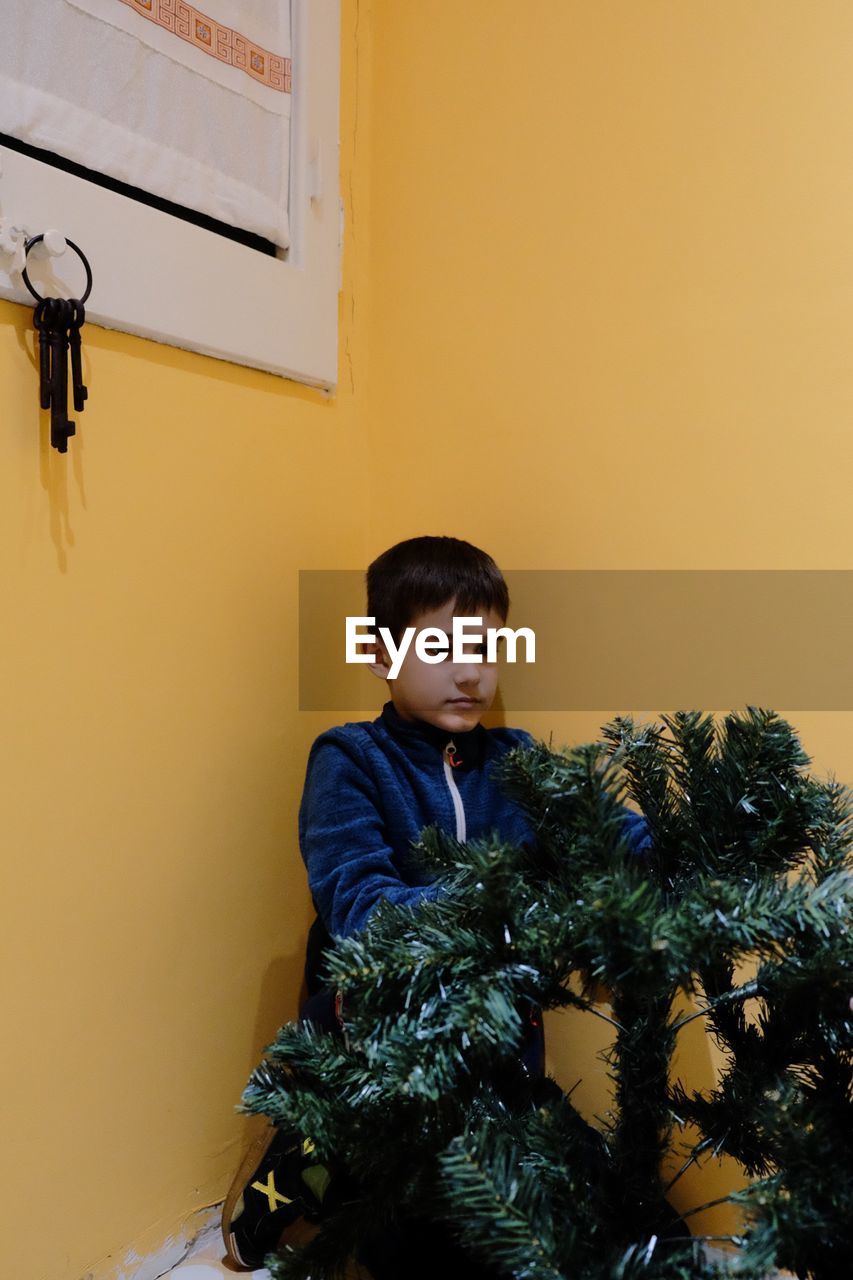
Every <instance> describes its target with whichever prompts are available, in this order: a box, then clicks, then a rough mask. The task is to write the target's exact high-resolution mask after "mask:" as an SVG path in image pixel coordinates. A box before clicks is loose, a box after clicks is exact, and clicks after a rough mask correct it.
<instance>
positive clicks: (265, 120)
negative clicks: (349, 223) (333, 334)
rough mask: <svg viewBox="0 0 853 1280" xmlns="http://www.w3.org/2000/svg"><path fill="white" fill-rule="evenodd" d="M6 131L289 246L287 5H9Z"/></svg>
mask: <svg viewBox="0 0 853 1280" xmlns="http://www.w3.org/2000/svg"><path fill="white" fill-rule="evenodd" d="M2 7H3V22H2V26H3V38H2V41H0V132H2V133H7V134H10V135H11V136H13V137H15V138H19V139H21V140H22V141H24V142H29V143H31V144H32V145H33V146H36V147H42V148H45V149H47V150H49V151H53V152H56V153H57V154H58V155H61V156H64V157H65V158H67V159H69V160H73V161H76V162H77V163H78V164H82V165H85V166H86V167H87V168H89V169H94V170H96V171H97V172H99V173H104V174H107V175H109V176H110V177H113V178H117V179H119V180H121V181H123V182H127V183H130V184H131V185H132V186H135V187H140V188H142V190H144V191H148V192H150V193H151V194H153V195H157V196H161V197H162V198H164V199H167V200H173V201H175V203H177V204H180V205H185V206H187V207H189V208H191V209H196V210H198V211H199V212H201V213H206V214H209V215H210V216H211V217H214V218H218V219H220V220H221V221H223V222H227V223H229V224H231V225H233V226H237V227H241V228H244V229H246V230H249V231H253V232H256V233H257V234H259V235H262V236H265V237H267V239H270V240H273V241H274V242H275V243H276V244H279V245H282V246H286V245H287V244H288V240H289V232H288V220H287V190H288V181H289V170H290V163H289V161H290V101H291V95H290V89H291V62H290V0H201V5H200V7H196V6H194V5H190V4H185V3H184V0H2Z"/></svg>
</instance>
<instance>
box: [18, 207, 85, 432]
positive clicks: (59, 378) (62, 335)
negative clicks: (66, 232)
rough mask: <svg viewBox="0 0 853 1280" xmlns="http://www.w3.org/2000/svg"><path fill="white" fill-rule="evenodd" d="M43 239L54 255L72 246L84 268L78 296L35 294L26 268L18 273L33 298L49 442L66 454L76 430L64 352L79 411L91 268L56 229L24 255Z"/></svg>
mask: <svg viewBox="0 0 853 1280" xmlns="http://www.w3.org/2000/svg"><path fill="white" fill-rule="evenodd" d="M42 240H44V241H45V247H46V248H48V251H49V252H51V253H53V254H56V253H60V252H62V250H63V249H64V248H65V246H66V245H67V246H68V247H69V248H70V249H73V250H74V251H75V253H76V254H77V255H78V257H79V258H80V261H81V262H82V263H83V266H84V267H85V269H86V289H85V292H84V293H83V296H82V298H71V299H68V298H43V297H42V296H41V294H39V293H36V291H35V289H34V288H33V286H32V284H31V283H30V279H29V276H28V275H27V271H26V267H25V268H24V270H23V271H22V272H21V277H22V279H23V281H24V284H25V285H26V286H27V288H28V289H29V291H30V293H31V294H32V295H33V297H34V298H35V299H36V308H35V313H34V315H33V324H34V325H35V327H36V329H37V330H38V335H39V384H40V385H39V403H40V404H41V407H42V409H49V410H50V443H51V445H52V446H53V448H54V449H58V450H59V452H60V453H67V451H68V441H69V439H70V438H71V436H73V435H74V434H75V432H76V430H77V425H76V423H75V422H73V421H71V419H70V418H69V417H68V353H69V351H70V352H71V386H72V395H73V401H74V408H75V410H76V412H77V413H82V412H83V409H84V407H85V405H86V400H87V399H88V396H89V392H88V390H87V388H86V385H85V383H84V382H83V366H82V362H81V358H80V330H81V329H82V327H83V325H84V324H85V322H86V308H85V306H84V303H85V302H86V299H87V298H88V296H89V294H90V292H91V289H92V269H91V267H90V266H89V263H88V261H87V260H86V258H85V256H84V254H83V253H82V251H81V250H80V249H78V248H77V245H76V244H74V242H73V241H72V240H66V239H65V238H64V237H63V236H60V235H59V233H58V232H54V231H47V232H45V233H44V234H43V235H40V236H33V237H32V239H30V240H28V241H27V243H26V248H25V255H26V254H28V253H29V251H30V249H31V248H32V247H33V245H35V244H38V243H39V242H40V241H42Z"/></svg>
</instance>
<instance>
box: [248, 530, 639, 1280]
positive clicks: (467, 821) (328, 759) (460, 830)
mask: <svg viewBox="0 0 853 1280" xmlns="http://www.w3.org/2000/svg"><path fill="white" fill-rule="evenodd" d="M508 613H509V594H508V591H507V586H506V583H505V582H504V579H503V576H502V574H501V572H500V570H499V569H498V567H497V565H496V564H495V562H494V560H492V558H491V556H488V555H487V554H486V553H485V552H483V551H480V550H479V549H478V548H476V547H474V546H472V545H471V544H470V543H469V542H463V541H461V540H459V539H457V538H451V537H420V538H410V539H408V540H407V541H405V542H400V543H397V544H396V546H393V547H391V548H390V549H389V550H388V551H386V552H384V553H383V554H382V555H381V556H379V557H378V559H376V560H374V562H373V563H372V564H371V565H370V568H369V569H368V571H367V614H368V616H370V617H372V618H373V619H374V626H373V632H374V634H375V635H377V636H378V635H379V628H381V627H385V628H387V629H388V631H389V632H390V634H391V635H392V636H393V637H394V644H395V645H399V642H400V638H401V636H402V634H403V632H404V630H405V628H406V627H411V626H413V627H415V628H416V631H418V632H419V631H421V630H422V629H424V628H426V627H431V628H438V629H440V630H441V631H442V632H444V634H445V635H446V636H447V637H448V640H449V639H450V636H451V631H452V626H453V618H454V616H464V617H479V618H481V620H482V627H483V633H484V634H485V629H486V628H490V627H500V626H502V625H504V624H505V623H506V619H507V615H508ZM466 630H468V631H469V632H470V631H473V630H474V628H471V627H469V628H466ZM472 651H474V652H476V650H473V649H472V646H467V648H466V652H467V653H469V654H470V653H471V652H472ZM479 652H480V654H481V658H482V660H481V661H479V662H472V661H465V662H459V663H455V662H453V661H452V659H451V655H450V654H448V655H447V656H446V657H445V658H444V659H443V660H442V661H441V662H438V663H427V662H423V661H421V659H420V658H419V657H418V656H417V654H416V652H415V647H414V644H412V645H410V647H409V649H408V651H407V653H406V656H405V658H404V659H403V662H402V665H401V666H400V669H399V672H398V673H397V675H396V677H395V678H394V679H389V673H390V671H391V666H392V660H391V656H390V655H389V653H388V651H387V649H386V648H385V646H384V645H383V644H382V643H381V641H377V643H376V645H375V646H374V647H373V648H372V650H371V657H372V658H373V661H372V662H371V663H370V670H371V671H372V672H373V673H374V675H376V676H378V677H379V678H380V679H383V680H386V681H388V685H389V693H390V700H389V701H388V702H386V703H385V705H384V706H383V708H382V712H381V714H380V715H379V717H378V718H377V719H376V720H373V721H361V722H358V723H349V724H345V725H342V726H340V727H338V728H334V729H329V730H327V731H326V732H325V733H322V734H321V735H320V736H319V737H318V738H317V739H316V741H315V742H314V745H313V746H312V748H311V752H310V754H309V757H308V765H307V770H306V777H305V787H304V791H303V795H302V803H301V806H300V810H299V844H300V849H301V852H302V857H303V859H304V860H305V864H306V867H307V871H308V883H309V886H310V889H311V894H312V897H313V901H314V905H315V908H316V910H317V920H316V921H315V924H314V925H313V926H312V929H311V935H310V937H309V944H308V956H307V961H306V974H305V976H306V985H307V989H308V992H309V1000H308V1001H307V1003H306V1004H305V1005H304V1006H303V1009H302V1011H301V1015H300V1018H301V1020H302V1021H308V1020H310V1021H312V1022H314V1023H315V1024H317V1025H320V1026H322V1027H324V1028H325V1029H327V1030H330V1031H333V1032H334V1031H336V1030H337V1029H338V1027H339V1026H340V1009H339V1008H335V997H334V993H332V992H331V991H329V989H328V988H323V987H322V983H321V980H320V978H319V970H320V966H321V962H322V954H323V951H324V949H325V947H326V946H327V945H328V944H329V941H330V938H331V937H347V936H349V935H350V934H352V933H355V932H357V931H358V930H359V929H361V928H362V927H363V926H364V924H365V923H366V921H367V919H368V917H369V915H370V912H371V910H372V909H373V908H374V907H375V906H376V904H377V903H378V902H380V901H381V900H383V899H387V900H389V901H391V902H401V903H414V902H416V901H418V900H419V899H420V898H422V897H430V896H433V895H434V894H435V893H437V892H439V891H440V890H439V888H438V886H434V885H433V884H432V883H431V880H432V877H431V875H430V873H429V870H428V869H427V868H425V867H423V866H422V865H420V864H419V863H418V862H417V860H416V859H414V858H413V857H412V856H411V845H412V843H413V842H414V841H416V840H417V839H418V838H419V836H420V833H421V831H422V830H423V828H424V827H425V826H428V825H430V824H435V825H437V826H439V827H441V828H442V829H443V830H446V831H448V832H450V833H451V834H453V835H455V836H456V838H457V839H458V840H469V839H472V838H476V837H478V836H483V835H487V834H488V833H490V832H497V833H498V835H499V837H500V838H501V839H502V840H504V841H506V842H508V843H509V842H511V843H521V842H525V841H530V840H532V839H533V833H532V831H531V828H530V826H529V823H528V821H527V819H526V816H525V815H524V813H523V812H522V811H521V809H520V808H519V807H518V806H517V805H516V804H515V803H514V802H513V801H511V800H509V799H508V798H507V797H506V796H505V795H504V794H503V792H502V791H501V790H500V788H499V786H498V784H497V782H496V780H495V778H494V776H493V766H494V764H495V762H496V761H497V760H498V759H500V758H501V757H502V756H503V755H505V754H506V752H507V751H510V750H511V749H513V748H514V747H519V746H528V747H529V746H532V744H533V739H532V737H531V736H530V734H529V733H527V732H526V731H525V730H523V729H506V728H495V729H485V728H483V726H482V724H481V723H480V722H481V720H482V719H483V717H484V716H485V714H486V712H487V711H488V710H489V708H490V706H491V705H492V702H493V700H494V697H495V693H496V691H497V666H496V664H495V663H493V662H491V663H490V662H487V661H486V660H485V659H486V646H485V643H483V644H481V645H479ZM626 835H627V836H628V839H629V841H630V842H631V845H632V847H634V848H635V849H637V850H639V849H641V848H642V847H643V844H644V842H645V840H646V832H645V823H644V820H643V819H642V818H640V817H639V816H638V815H635V814H630V813H629V812H628V811H627V810H626ZM521 1061H522V1064H523V1066H524V1067H525V1068H526V1069H527V1070H528V1071H529V1072H530V1073H531V1074H533V1075H542V1074H543V1070H544V1041H543V1037H542V1031H541V1026H540V1025H539V1021H538V1020H537V1021H536V1022H531V1024H530V1025H529V1026H528V1027H527V1029H526V1034H525V1040H524V1043H523V1046H522V1052H521ZM307 1145H309V1146H310V1144H307ZM308 1155H310V1152H309V1153H303V1149H302V1146H301V1145H300V1140H299V1139H298V1137H297V1135H294V1134H284V1133H277V1132H276V1131H275V1130H270V1131H269V1132H268V1134H267V1135H265V1136H264V1137H263V1138H262V1139H260V1140H259V1143H258V1146H257V1148H256V1149H255V1150H253V1151H252V1152H250V1153H249V1155H248V1156H247V1158H246V1161H245V1162H244V1164H243V1166H242V1167H241V1170H240V1172H239V1173H238V1175H237V1178H236V1180H235V1183H234V1186H233V1187H232V1190H231V1193H230V1195H229V1198H228V1200H226V1204H225V1211H224V1215H223V1232H224V1236H225V1242H226V1247H227V1249H228V1254H229V1258H230V1259H231V1261H232V1263H233V1264H234V1265H236V1266H238V1267H241V1268H244V1269H245V1268H251V1267H252V1266H260V1265H261V1263H262V1261H263V1257H264V1254H265V1253H267V1252H270V1251H272V1250H273V1249H274V1248H275V1246H276V1244H277V1242H278V1240H279V1238H280V1236H281V1233H282V1230H283V1229H284V1228H285V1227H286V1226H287V1225H288V1224H289V1223H290V1222H291V1221H293V1220H294V1219H296V1218H298V1217H299V1216H301V1215H302V1214H306V1213H307V1214H308V1216H313V1217H316V1216H318V1215H319V1207H320V1206H319V1200H320V1199H321V1195H319V1196H318V1195H317V1194H316V1192H317V1190H318V1189H319V1187H320V1184H319V1182H318V1181H317V1178H318V1172H317V1171H319V1170H320V1169H321V1166H318V1165H314V1166H310V1165H309V1164H308V1158H307V1157H308ZM312 1169H313V1173H312ZM323 1173H325V1170H323ZM312 1177H313V1179H314V1180H315V1187H314V1189H313V1191H312V1188H311V1186H310V1182H311V1179H312ZM285 1201H286V1203H285Z"/></svg>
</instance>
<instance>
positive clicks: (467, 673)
mask: <svg viewBox="0 0 853 1280" xmlns="http://www.w3.org/2000/svg"><path fill="white" fill-rule="evenodd" d="M454 676H455V679H456V683H457V684H458V685H465V684H479V683H480V664H479V663H477V662H460V663H457V666H456V670H455V671H454Z"/></svg>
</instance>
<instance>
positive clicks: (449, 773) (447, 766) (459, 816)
mask: <svg viewBox="0 0 853 1280" xmlns="http://www.w3.org/2000/svg"><path fill="white" fill-rule="evenodd" d="M455 753H456V743H455V742H454V741H453V739H452V738H451V739H450V741H449V742H448V744H447V746H446V747H445V748H444V776H445V778H446V779H447V786H448V789H449V791H450V798H451V800H452V801H453V812H454V813H455V814H456V839H457V840H459V841H460V842H462V841H464V839H465V809H464V808H463V805H462V797H461V796H460V794H459V788H458V787H457V785H456V781H455V779H454V777H453V768H452V766H456V765H460V764H461V763H462V761H461V760H454V758H453V757H454V755H455Z"/></svg>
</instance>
